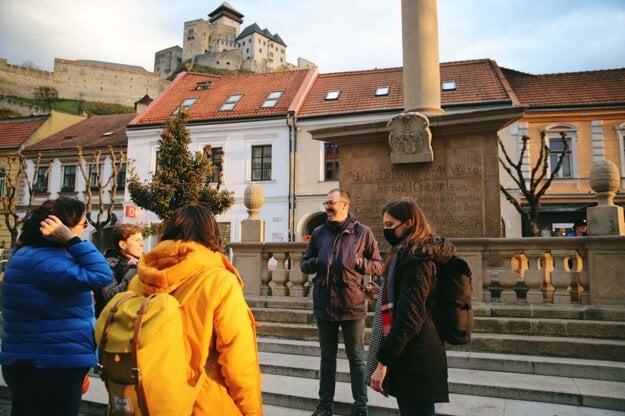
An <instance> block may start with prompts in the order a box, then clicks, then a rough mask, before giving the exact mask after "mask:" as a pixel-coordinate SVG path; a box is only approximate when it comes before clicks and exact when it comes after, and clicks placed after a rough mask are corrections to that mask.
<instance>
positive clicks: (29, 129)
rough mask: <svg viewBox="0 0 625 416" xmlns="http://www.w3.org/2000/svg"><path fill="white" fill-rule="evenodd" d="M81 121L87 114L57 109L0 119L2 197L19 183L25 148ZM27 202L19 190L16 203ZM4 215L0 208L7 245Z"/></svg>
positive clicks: (0, 234) (1, 232) (0, 224)
mask: <svg viewBox="0 0 625 416" xmlns="http://www.w3.org/2000/svg"><path fill="white" fill-rule="evenodd" d="M81 120H84V117H82V116H75V115H72V114H65V113H61V112H59V111H54V110H53V111H51V112H50V114H46V115H41V116H31V117H19V118H8V119H0V198H4V197H5V195H6V192H7V188H6V187H7V185H9V184H14V185H16V184H17V183H18V181H17V175H18V172H19V171H20V167H19V166H20V162H19V158H20V155H21V154H22V151H23V149H24V148H25V147H27V146H29V145H31V144H34V143H37V142H38V141H40V140H42V139H44V138H45V137H46V136H48V135H50V134H52V133H55V132H57V131H59V130H61V129H64V128H65V127H67V126H70V125H72V124H74V123H77V122H79V121H81ZM27 201H28V196H27V195H25V193H24V192H23V191H22V192H18V194H17V198H16V201H15V202H14V203H15V204H17V205H23V204H25V203H27ZM13 209H14V208H13V207H12V208H11V210H13ZM4 215H5V212H4V210H3V208H0V242H1V241H5V245H6V246H7V247H8V245H9V243H8V242H9V241H10V238H11V237H10V234H9V231H8V229H7V228H6V224H5V220H4Z"/></svg>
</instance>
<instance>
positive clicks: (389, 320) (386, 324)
mask: <svg viewBox="0 0 625 416" xmlns="http://www.w3.org/2000/svg"><path fill="white" fill-rule="evenodd" d="M396 265H397V254H395V255H394V256H393V258H392V259H391V262H390V263H389V265H388V273H387V274H386V284H385V285H384V290H383V291H382V332H383V334H384V336H385V337H386V336H387V335H388V333H389V332H391V326H393V292H394V290H395V276H394V275H395V266H396Z"/></svg>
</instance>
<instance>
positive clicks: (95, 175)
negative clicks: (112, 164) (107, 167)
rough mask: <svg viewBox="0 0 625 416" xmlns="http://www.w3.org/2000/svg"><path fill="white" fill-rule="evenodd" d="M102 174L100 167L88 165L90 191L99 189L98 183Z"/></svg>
mask: <svg viewBox="0 0 625 416" xmlns="http://www.w3.org/2000/svg"><path fill="white" fill-rule="evenodd" d="M101 174H102V165H101V164H99V165H94V164H91V165H89V186H90V187H91V189H92V190H94V189H99V187H100V181H99V177H100V175H101Z"/></svg>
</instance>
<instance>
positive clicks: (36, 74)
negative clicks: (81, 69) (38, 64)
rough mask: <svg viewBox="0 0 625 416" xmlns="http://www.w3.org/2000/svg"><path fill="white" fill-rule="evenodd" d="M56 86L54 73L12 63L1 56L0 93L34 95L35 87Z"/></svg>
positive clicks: (30, 96) (19, 95)
mask: <svg viewBox="0 0 625 416" xmlns="http://www.w3.org/2000/svg"><path fill="white" fill-rule="evenodd" d="M40 86H46V87H54V86H55V85H54V74H53V73H52V72H47V71H41V70H39V69H32V68H26V67H23V66H19V65H11V64H9V63H8V62H7V60H6V59H2V58H0V94H1V95H15V96H18V97H29V98H32V97H33V92H34V90H35V88H37V87H40Z"/></svg>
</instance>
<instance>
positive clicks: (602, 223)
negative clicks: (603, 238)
mask: <svg viewBox="0 0 625 416" xmlns="http://www.w3.org/2000/svg"><path fill="white" fill-rule="evenodd" d="M620 185H621V175H620V173H619V170H618V168H617V167H616V165H615V164H614V162H612V161H611V160H606V159H604V160H599V161H596V162H594V163H593V165H592V169H591V170H590V187H591V188H592V190H593V191H595V192H596V193H597V203H598V205H597V206H596V207H590V208H587V209H586V215H587V217H588V234H589V235H625V220H624V217H623V208H621V207H619V206H617V205H614V196H615V195H616V191H618V189H619V187H620Z"/></svg>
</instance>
